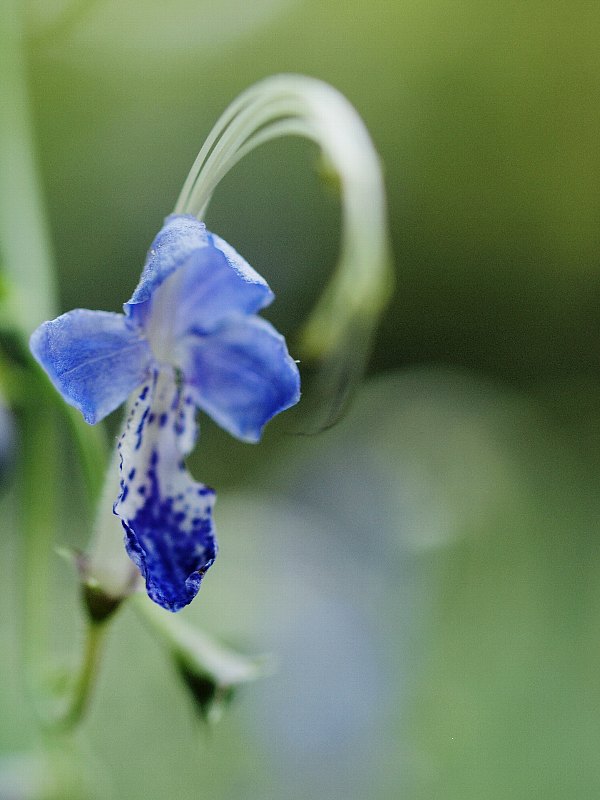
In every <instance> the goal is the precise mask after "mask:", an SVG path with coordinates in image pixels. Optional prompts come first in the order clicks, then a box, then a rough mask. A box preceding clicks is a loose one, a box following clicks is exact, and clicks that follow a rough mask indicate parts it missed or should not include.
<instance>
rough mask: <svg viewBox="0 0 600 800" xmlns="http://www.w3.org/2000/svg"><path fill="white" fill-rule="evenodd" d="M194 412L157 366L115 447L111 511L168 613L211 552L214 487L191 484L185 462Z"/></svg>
mask: <svg viewBox="0 0 600 800" xmlns="http://www.w3.org/2000/svg"><path fill="white" fill-rule="evenodd" d="M194 415H195V408H194V405H193V403H192V401H191V397H190V396H189V393H188V392H187V391H186V390H185V388H183V389H182V388H180V387H178V386H177V384H176V382H175V376H174V371H173V370H172V369H171V368H169V367H167V368H163V369H161V370H160V371H156V372H155V374H154V376H153V378H152V379H151V380H150V381H149V382H148V383H147V384H145V385H144V387H143V388H142V389H141V391H140V392H139V394H138V396H137V397H136V399H135V401H134V402H133V404H132V406H131V409H130V413H129V416H128V419H127V423H126V428H125V433H124V434H123V436H122V437H121V440H120V442H119V445H118V448H119V453H120V455H121V464H120V469H121V492H120V495H119V498H118V500H117V502H116V503H115V507H114V511H115V514H117V516H119V517H120V518H121V521H122V523H123V527H124V529H125V545H126V548H127V552H128V553H129V556H130V558H131V559H132V561H133V562H134V563H135V564H136V565H137V566H138V568H139V570H140V572H141V573H142V576H143V577H144V579H145V581H146V590H147V592H148V595H149V597H150V598H151V599H152V600H154V602H156V603H158V604H159V605H161V606H162V607H163V608H166V609H168V610H169V611H178V610H179V609H180V608H183V606H185V605H187V604H188V603H189V602H191V600H193V598H194V597H195V596H196V594H197V592H198V589H199V588H200V583H201V581H202V578H203V576H204V573H205V572H206V570H207V569H208V568H209V567H210V566H211V564H212V563H213V561H214V559H215V555H216V551H217V546H216V542H215V536H214V529H213V522H212V508H213V505H214V502H215V495H214V492H213V490H212V489H209V488H208V487H207V486H204V485H203V484H201V483H196V482H195V481H194V480H193V479H192V478H191V476H190V475H189V473H188V472H187V471H186V469H185V465H184V463H183V456H184V455H185V454H186V453H187V452H189V450H190V449H191V448H192V446H193V443H194V439H195V434H196V424H195V421H194Z"/></svg>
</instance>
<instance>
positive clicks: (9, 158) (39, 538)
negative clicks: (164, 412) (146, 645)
mask: <svg viewBox="0 0 600 800" xmlns="http://www.w3.org/2000/svg"><path fill="white" fill-rule="evenodd" d="M22 13H23V3H22V2H21V0H4V3H3V6H2V14H1V15H0V53H1V57H2V69H0V98H1V100H0V102H1V107H0V254H1V257H2V262H1V264H2V268H3V270H4V271H5V273H6V275H7V277H8V284H9V303H10V306H9V308H8V320H7V321H8V322H9V323H10V324H12V325H13V326H14V327H15V328H17V329H18V330H19V332H20V333H21V334H22V335H23V338H24V339H25V340H27V339H28V338H29V334H30V333H31V331H32V330H33V329H34V328H35V327H36V326H37V325H39V324H40V323H41V322H43V321H44V320H46V319H49V318H52V317H54V316H55V315H56V308H57V303H56V293H55V284H54V277H53V270H52V259H51V256H50V245H49V236H48V231H47V227H46V223H45V219H44V212H43V203H42V200H41V196H40V180H39V176H38V174H37V170H36V163H35V156H34V137H33V133H32V130H33V129H32V124H31V109H30V106H29V97H28V91H27V74H26V63H25V57H24V47H23V44H24V31H23V26H22ZM31 390H32V391H31V395H32V396H31V397H28V396H23V398H22V403H21V405H22V408H23V426H22V448H21V451H22V481H21V483H22V510H21V513H22V526H23V533H24V564H23V585H24V593H25V596H24V615H25V625H24V656H25V667H26V669H25V672H26V683H27V687H28V690H29V692H30V694H31V696H32V702H33V705H34V708H35V710H36V711H37V712H38V713H39V715H40V718H41V720H42V721H43V722H44V723H45V724H46V725H48V726H50V727H56V726H57V725H58V726H60V727H62V728H71V727H73V726H74V725H75V724H76V723H77V722H79V720H80V719H81V717H82V715H83V712H84V710H85V708H86V704H87V700H88V698H89V694H90V690H91V687H92V684H93V678H94V675H95V672H96V665H97V663H98V658H99V651H100V645H101V642H102V638H103V636H102V633H103V630H104V626H102V627H101V626H99V625H98V624H94V623H91V622H89V621H87V620H86V622H87V629H86V645H85V652H84V655H83V659H82V664H81V669H80V672H79V673H78V674H77V676H76V677H75V682H74V692H73V696H72V698H71V700H70V705H69V707H68V709H67V711H66V714H65V715H64V716H62V717H59V718H58V719H57V718H56V716H55V713H54V709H53V708H51V707H50V705H49V703H48V701H49V697H48V696H47V694H46V692H45V689H46V687H45V686H44V682H45V670H46V668H47V667H48V653H49V646H48V630H49V627H50V626H49V616H50V615H49V608H50V602H49V600H50V595H51V591H50V590H51V581H50V577H51V574H52V571H51V569H50V566H51V563H52V560H53V559H54V558H55V553H54V541H55V533H56V522H57V507H56V504H57V497H58V494H59V490H60V486H59V482H58V479H57V467H58V464H57V454H58V452H59V441H58V432H57V430H56V419H55V412H54V409H53V408H52V403H51V401H49V400H48V399H47V397H46V395H45V392H44V390H43V388H42V386H41V385H39V384H37V383H36V381H35V379H32V381H31ZM27 394H28V393H27V392H25V393H24V395H27ZM72 411H73V410H72V409H68V411H67V413H68V415H69V424H70V427H71V432H72V433H73V435H74V439H75V441H76V444H77V447H78V450H79V454H80V456H81V461H82V466H83V469H84V474H85V478H86V484H87V488H88V492H89V494H90V496H91V497H92V499H96V496H97V494H98V492H99V488H100V480H99V477H98V473H99V470H101V469H102V468H103V466H104V463H105V458H104V457H103V453H104V450H103V444H102V440H101V434H99V433H98V432H97V431H91V430H88V431H85V430H83V428H82V425H83V423H82V422H81V421H80V420H75V419H74V418H73V414H72V413H71V412H72Z"/></svg>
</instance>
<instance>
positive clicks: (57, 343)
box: [29, 308, 153, 425]
mask: <svg viewBox="0 0 600 800" xmlns="http://www.w3.org/2000/svg"><path fill="white" fill-rule="evenodd" d="M29 346H30V348H31V352H32V353H33V355H34V356H35V358H36V359H37V361H38V362H39V363H40V364H41V366H42V367H43V368H44V369H45V370H46V372H47V373H48V376H49V378H50V380H51V381H52V383H53V384H54V386H55V387H56V388H57V389H58V391H59V392H60V393H61V394H62V396H63V397H64V399H65V400H66V401H67V403H70V404H71V405H72V406H75V408H78V409H79V410H80V411H81V413H82V414H83V416H84V418H85V420H86V422H89V423H90V424H92V425H93V424H94V423H96V422H98V421H99V420H101V419H103V418H104V417H105V416H106V415H107V414H110V412H111V411H114V409H115V408H117V407H118V406H120V405H121V403H123V402H124V401H125V400H126V399H127V396H128V395H129V394H130V392H132V391H133V389H135V388H136V386H139V385H140V384H141V383H142V382H143V381H144V380H146V379H147V377H148V375H149V373H150V368H151V364H152V360H153V357H152V353H151V351H150V348H149V346H148V343H147V341H146V340H145V339H143V338H141V337H140V335H139V332H138V331H137V330H135V329H134V328H132V327H131V326H130V325H129V324H128V323H127V320H126V318H125V317H124V316H123V314H113V313H110V312H108V311H88V310H87V309H81V308H78V309H75V310H74V311H69V312H68V313H67V314H62V316H60V317H57V318H56V319H54V320H51V321H50V322H44V323H43V324H42V325H40V327H39V328H37V330H35V331H34V332H33V334H32V336H31V339H30V342H29Z"/></svg>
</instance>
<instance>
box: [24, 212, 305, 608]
mask: <svg viewBox="0 0 600 800" xmlns="http://www.w3.org/2000/svg"><path fill="white" fill-rule="evenodd" d="M272 300H273V293H272V292H271V290H270V288H269V286H268V285H267V283H266V282H265V281H264V279H263V278H262V277H261V276H260V275H259V274H258V273H257V272H255V271H254V270H253V269H252V267H250V266H249V265H248V264H247V263H246V262H245V261H244V259H243V258H241V256H239V255H238V253H236V252H235V250H234V249H233V248H232V247H231V246H230V245H228V244H227V243H226V242H224V241H223V240H222V239H220V238H219V237H218V236H215V235H214V234H212V233H209V232H208V231H207V230H206V228H205V226H204V224H203V223H202V222H199V221H198V220H197V219H196V218H195V217H193V216H189V215H173V216H171V217H168V218H167V220H166V221H165V225H164V227H163V228H162V229H161V231H160V232H159V233H158V235H157V236H156V238H155V240H154V242H153V243H152V246H151V248H150V251H149V253H148V257H147V260H146V264H145V266H144V270H143V272H142V276H141V278H140V282H139V284H138V286H137V288H136V289H135V291H134V293H133V295H132V297H131V299H130V300H129V301H128V302H127V303H125V305H124V312H125V313H124V314H116V313H110V312H104V311H88V310H85V309H76V310H74V311H70V312H69V313H67V314H63V315H62V316H60V317H58V318H57V319H55V320H52V321H51V322H45V323H44V324H43V325H41V326H40V327H39V328H38V329H37V330H36V331H35V332H34V334H33V335H32V337H31V342H30V346H31V350H32V352H33V354H34V356H35V358H36V359H37V360H38V362H39V363H40V364H41V365H42V367H43V368H44V369H45V370H46V372H47V373H48V375H49V377H50V379H51V381H52V383H53V384H54V386H55V387H56V388H57V389H58V391H59V392H60V393H61V394H62V396H63V397H64V399H65V400H66V401H67V402H68V403H70V404H71V405H73V406H75V407H76V408H78V409H79V410H80V411H81V412H82V414H83V416H84V418H85V420H86V421H87V422H89V423H90V424H94V423H96V422H98V421H99V420H101V419H103V418H104V417H105V416H106V415H107V414H109V413H110V412H111V411H113V410H114V409H116V408H117V407H118V406H119V405H121V403H123V402H124V401H125V400H126V399H127V398H129V397H130V398H131V399H130V404H129V407H128V412H127V418H126V423H125V430H124V433H123V435H122V437H121V439H120V441H119V445H118V447H119V453H120V471H121V480H120V487H121V488H120V494H119V496H118V497H117V498H116V502H115V505H114V512H115V514H116V515H117V516H118V517H120V519H121V522H122V524H123V527H124V529H125V545H126V548H127V552H128V553H129V556H130V557H131V559H132V560H133V561H134V563H135V564H136V565H137V566H138V567H139V570H140V572H141V574H142V576H143V577H144V579H145V581H146V589H147V591H148V594H149V596H150V597H151V598H152V599H153V600H154V601H155V602H157V603H158V604H159V605H161V606H163V607H164V608H167V609H169V610H171V611H177V610H179V609H180V608H182V607H183V606H185V605H187V604H188V603H189V602H190V601H191V600H192V599H193V598H194V597H195V595H196V593H197V592H198V589H199V586H200V582H201V580H202V577H203V575H204V573H205V572H206V570H207V569H208V568H209V567H210V566H211V564H212V563H213V561H214V558H215V555H216V549H217V548H216V541H215V535H214V526H213V519H212V508H213V504H214V500H215V495H214V492H213V490H212V489H210V488H208V487H207V486H204V485H203V484H200V483H196V482H195V481H194V480H193V479H192V478H191V476H190V475H189V473H188V472H187V471H186V469H185V465H184V458H185V456H186V455H187V454H188V453H189V452H190V451H191V449H192V447H193V446H194V443H195V440H196V423H195V414H196V410H197V409H201V410H202V411H205V412H206V413H207V414H209V415H210V416H211V417H212V418H213V419H214V420H215V421H216V422H217V423H218V424H219V425H220V426H221V427H223V428H225V430H227V431H228V432H229V433H231V434H232V435H233V436H235V437H237V438H239V439H242V440H244V441H248V442H256V441H258V440H259V438H260V436H261V433H262V429H263V427H264V426H265V424H266V423H267V422H268V421H269V420H270V419H271V418H272V417H273V416H275V415H276V414H278V413H279V412H280V411H283V410H285V409H286V408H289V407H290V406H292V405H293V404H294V403H296V402H297V401H298V399H299V395H300V381H299V373H298V368H297V366H296V363H295V361H294V360H293V359H292V358H291V357H290V355H289V353H288V351H287V347H286V344H285V341H284V339H283V337H282V336H281V335H280V334H279V333H277V331H276V330H275V329H274V328H273V327H272V326H271V325H270V324H269V323H268V322H266V321H265V320H264V319H261V318H260V317H258V316H256V314H257V312H258V311H260V310H261V309H263V308H264V307H265V306H267V305H268V304H269V303H271V302H272Z"/></svg>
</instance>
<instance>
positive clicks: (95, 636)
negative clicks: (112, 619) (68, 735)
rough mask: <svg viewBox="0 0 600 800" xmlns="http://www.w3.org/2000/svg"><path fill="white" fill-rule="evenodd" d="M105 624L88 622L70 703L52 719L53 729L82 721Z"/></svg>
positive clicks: (68, 728) (96, 672)
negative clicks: (62, 714) (79, 666)
mask: <svg viewBox="0 0 600 800" xmlns="http://www.w3.org/2000/svg"><path fill="white" fill-rule="evenodd" d="M107 625H108V620H105V621H104V622H88V624H87V626H86V631H85V646H84V651H83V660H82V662H81V668H80V671H79V675H78V676H77V681H76V683H75V686H74V689H73V694H72V697H71V704H70V705H69V707H68V708H67V710H66V712H65V714H64V716H61V717H58V718H57V719H56V720H55V721H52V728H53V729H59V730H63V731H68V730H72V729H73V728H75V727H76V726H77V725H78V724H79V723H80V722H81V721H82V719H83V717H84V715H85V712H86V710H87V707H88V704H89V701H90V697H91V694H92V689H93V688H94V684H95V679H96V677H97V674H98V667H99V665H100V657H101V655H102V645H103V643H104V637H105V634H106V630H107Z"/></svg>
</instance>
